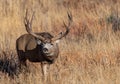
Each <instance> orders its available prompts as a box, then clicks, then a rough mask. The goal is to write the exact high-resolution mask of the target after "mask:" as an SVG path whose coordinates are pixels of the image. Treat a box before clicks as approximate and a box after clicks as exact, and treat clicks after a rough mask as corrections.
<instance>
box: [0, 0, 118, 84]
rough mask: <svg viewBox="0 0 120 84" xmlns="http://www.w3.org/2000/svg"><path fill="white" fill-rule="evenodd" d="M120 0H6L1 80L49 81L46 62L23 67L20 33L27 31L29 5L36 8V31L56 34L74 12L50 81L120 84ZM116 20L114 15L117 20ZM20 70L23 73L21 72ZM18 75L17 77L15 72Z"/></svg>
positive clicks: (1, 10)
mask: <svg viewBox="0 0 120 84" xmlns="http://www.w3.org/2000/svg"><path fill="white" fill-rule="evenodd" d="M119 6H120V1H119V0H109V1H106V0H101V1H100V0H58V1H57V0H34V1H33V0H17V1H16V0H0V83H1V84H43V80H42V75H41V68H40V63H30V62H28V69H27V71H26V70H23V71H22V72H19V71H17V70H19V69H18V67H17V55H16V50H15V41H16V39H17V38H18V37H19V36H20V35H22V34H24V33H26V31H25V27H24V23H23V21H24V15H25V10H26V9H27V8H28V9H29V13H30V15H31V14H32V11H36V12H35V18H34V21H33V30H34V32H38V31H40V32H42V31H47V32H50V33H52V34H53V35H56V34H57V33H58V32H60V31H63V30H64V27H63V21H65V22H66V23H67V20H68V18H67V13H66V12H67V11H68V9H69V11H71V13H72V15H73V24H72V28H71V31H70V33H69V35H68V36H67V37H66V38H65V39H63V40H61V42H60V44H59V46H60V55H59V58H58V59H57V61H56V62H55V64H53V65H52V66H51V68H50V73H49V76H48V80H47V84H119V82H120V74H119V73H120V69H119V67H120V66H119V64H120V62H119V61H120V32H119V28H118V30H117V31H116V32H114V28H116V26H114V22H113V21H114V19H112V18H115V17H117V18H115V21H117V23H118V24H117V27H119V25H120V24H119V11H120V10H119ZM111 20H113V21H111ZM17 72H19V75H17V76H16V75H15V74H16V73H17ZM11 75H12V77H13V75H15V76H14V78H12V77H11Z"/></svg>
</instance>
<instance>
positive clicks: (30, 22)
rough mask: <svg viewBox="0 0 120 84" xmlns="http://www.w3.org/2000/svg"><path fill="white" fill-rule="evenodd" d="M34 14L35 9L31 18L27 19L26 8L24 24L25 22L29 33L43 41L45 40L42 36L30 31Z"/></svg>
mask: <svg viewBox="0 0 120 84" xmlns="http://www.w3.org/2000/svg"><path fill="white" fill-rule="evenodd" d="M34 14H35V11H34V12H33V14H32V17H31V20H29V19H28V17H27V15H28V10H26V15H25V18H24V24H25V27H26V31H27V32H28V33H29V34H31V35H32V36H34V37H36V38H38V39H40V40H41V41H44V40H45V38H44V37H42V36H39V35H37V34H35V33H34V32H32V21H33V17H34Z"/></svg>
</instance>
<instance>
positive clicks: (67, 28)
mask: <svg viewBox="0 0 120 84" xmlns="http://www.w3.org/2000/svg"><path fill="white" fill-rule="evenodd" d="M67 14H68V19H69V23H68V25H66V24H65V22H63V24H64V26H65V28H66V31H65V32H60V33H59V34H58V35H57V36H55V37H54V38H53V39H52V41H55V40H58V39H61V38H63V37H65V36H66V35H67V34H68V33H69V31H70V26H71V23H72V22H73V19H72V14H71V13H68V12H67Z"/></svg>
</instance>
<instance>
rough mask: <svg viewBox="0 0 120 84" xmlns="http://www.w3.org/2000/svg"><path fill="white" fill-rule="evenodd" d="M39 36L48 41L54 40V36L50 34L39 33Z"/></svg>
mask: <svg viewBox="0 0 120 84" xmlns="http://www.w3.org/2000/svg"><path fill="white" fill-rule="evenodd" d="M37 34H38V35H41V36H42V37H44V38H46V39H52V38H53V36H52V35H51V34H50V33H48V32H42V33H37Z"/></svg>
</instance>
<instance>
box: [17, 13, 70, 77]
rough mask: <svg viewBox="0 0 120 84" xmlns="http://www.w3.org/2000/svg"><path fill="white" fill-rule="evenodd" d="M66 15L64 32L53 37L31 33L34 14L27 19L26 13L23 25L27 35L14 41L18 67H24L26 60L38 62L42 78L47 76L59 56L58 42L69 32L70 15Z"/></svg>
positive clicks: (46, 34)
mask: <svg viewBox="0 0 120 84" xmlns="http://www.w3.org/2000/svg"><path fill="white" fill-rule="evenodd" d="M67 14H68V19H69V20H68V21H69V22H68V25H66V24H65V23H64V22H63V23H64V26H65V28H66V31H65V32H60V33H59V34H58V35H56V36H53V35H51V34H50V33H48V32H41V33H34V32H33V31H32V21H33V17H34V12H33V14H32V17H31V19H28V12H27V11H26V15H25V18H24V25H25V28H26V31H27V32H28V34H24V35H21V36H20V37H19V38H18V39H17V40H16V50H17V54H18V58H19V61H20V67H21V66H22V65H24V66H26V60H29V61H30V62H40V63H41V67H42V71H43V76H44V78H45V77H46V75H47V72H48V69H49V67H50V64H53V63H54V61H55V60H56V58H57V57H58V54H59V47H58V44H57V43H58V40H60V39H62V38H63V37H65V36H66V35H67V34H68V33H69V30H70V26H71V23H72V15H71V13H67Z"/></svg>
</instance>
